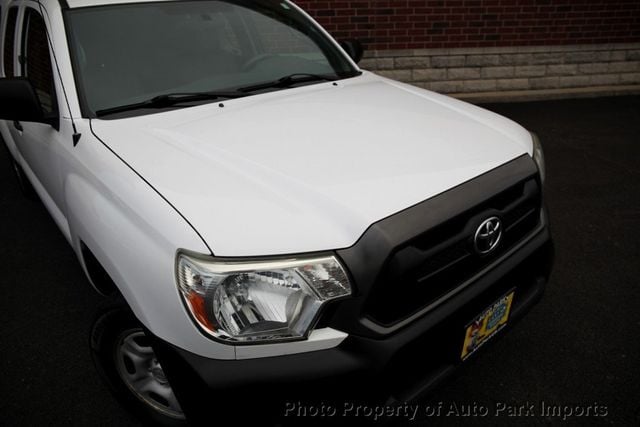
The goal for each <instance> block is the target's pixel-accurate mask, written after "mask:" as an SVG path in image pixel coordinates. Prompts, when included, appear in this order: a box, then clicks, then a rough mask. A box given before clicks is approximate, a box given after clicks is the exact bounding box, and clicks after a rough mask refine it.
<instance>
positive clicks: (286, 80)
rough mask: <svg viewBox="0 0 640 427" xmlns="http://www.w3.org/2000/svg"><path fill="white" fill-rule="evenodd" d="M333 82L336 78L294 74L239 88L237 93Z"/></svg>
mask: <svg viewBox="0 0 640 427" xmlns="http://www.w3.org/2000/svg"><path fill="white" fill-rule="evenodd" d="M335 80H338V77H332V76H325V75H322V74H310V73H295V74H289V75H288V76H284V77H281V78H279V79H278V80H273V81H270V82H265V83H258V84H255V85H251V86H245V87H241V88H239V89H238V92H255V91H257V90H262V89H271V88H279V87H282V88H286V87H291V86H293V85H295V84H298V83H308V82H318V81H324V82H332V81H335Z"/></svg>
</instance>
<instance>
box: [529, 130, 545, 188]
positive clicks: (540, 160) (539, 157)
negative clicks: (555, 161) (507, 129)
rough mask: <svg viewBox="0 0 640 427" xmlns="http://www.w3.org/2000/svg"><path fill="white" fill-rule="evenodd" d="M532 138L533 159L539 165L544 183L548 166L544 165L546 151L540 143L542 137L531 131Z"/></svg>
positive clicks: (541, 179)
mask: <svg viewBox="0 0 640 427" xmlns="http://www.w3.org/2000/svg"><path fill="white" fill-rule="evenodd" d="M531 138H532V139H533V160H534V161H535V162H536V165H538V172H540V181H542V183H543V184H544V179H545V176H546V173H547V171H546V168H545V165H544V151H542V145H541V144H540V139H539V138H538V135H536V134H535V133H533V132H531Z"/></svg>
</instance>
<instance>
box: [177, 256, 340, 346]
mask: <svg viewBox="0 0 640 427" xmlns="http://www.w3.org/2000/svg"><path fill="white" fill-rule="evenodd" d="M176 274H177V283H178V289H179V291H180V295H181V296H182V298H183V300H184V302H185V305H186V306H187V308H188V311H189V313H190V314H191V316H192V318H193V320H194V321H195V323H196V324H197V325H199V326H200V328H201V329H202V330H204V331H205V332H206V333H207V334H209V335H211V336H213V337H215V338H218V339H222V340H226V341H232V342H244V343H251V342H260V341H274V340H289V339H296V338H298V339H299V338H304V337H306V336H307V334H308V333H309V331H310V329H311V328H312V327H313V324H314V322H315V319H316V318H317V315H318V313H319V312H320V308H321V307H322V306H323V305H324V304H325V303H326V302H328V301H331V300H334V299H336V298H340V297H344V296H347V295H350V294H351V285H350V284H349V280H348V278H347V274H346V273H345V270H344V269H343V268H342V266H341V265H340V263H339V262H338V260H337V259H336V258H335V257H334V256H330V255H329V256H324V257H317V258H294V259H286V260H265V261H225V260H217V259H215V258H213V257H207V256H203V255H196V254H192V253H188V254H187V253H186V252H179V253H178V255H177V260H176Z"/></svg>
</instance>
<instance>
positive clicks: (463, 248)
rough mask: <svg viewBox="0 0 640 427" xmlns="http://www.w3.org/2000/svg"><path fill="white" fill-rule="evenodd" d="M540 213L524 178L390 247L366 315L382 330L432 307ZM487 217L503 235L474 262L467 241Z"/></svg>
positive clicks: (533, 186) (534, 190) (527, 229)
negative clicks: (499, 225) (498, 224)
mask: <svg viewBox="0 0 640 427" xmlns="http://www.w3.org/2000/svg"><path fill="white" fill-rule="evenodd" d="M540 208H541V197H540V189H539V186H538V183H537V181H536V180H535V179H534V178H529V179H526V180H524V181H521V182H519V183H517V184H515V185H513V186H511V187H509V188H507V189H506V190H504V191H502V192H500V193H498V194H496V195H494V196H493V197H490V198H489V199H487V200H486V201H485V202H483V203H480V204H478V205H476V206H472V207H470V208H469V209H468V210H466V211H464V212H463V213H461V214H459V215H457V216H456V217H454V218H452V219H449V220H448V221H446V222H444V223H441V224H440V225H438V226H436V227H434V228H432V229H431V230H428V231H426V232H425V233H422V234H421V235H418V236H417V237H416V238H414V239H412V240H410V241H407V242H405V243H404V244H402V245H400V246H398V247H396V248H395V249H394V250H393V251H392V252H391V254H390V256H389V257H388V258H387V260H386V262H385V264H384V267H383V268H382V270H381V272H380V274H379V275H378V277H377V280H376V281H375V284H374V286H373V287H372V289H371V293H370V295H369V298H368V299H367V302H366V305H365V312H366V315H367V316H368V317H369V318H371V319H372V320H374V321H375V322H377V323H379V324H382V325H385V326H388V325H392V324H394V323H397V322H399V321H401V320H403V319H405V318H407V317H409V316H411V315H412V314H414V313H415V312H417V311H420V310H421V309H422V308H424V307H426V306H428V305H430V304H432V303H433V302H435V301H436V300H438V299H439V298H440V297H442V296H444V295H445V294H447V293H448V292H450V291H451V290H453V289H455V288H457V287H458V286H459V285H460V284H462V283H463V282H464V281H465V280H467V279H469V278H471V277H472V276H473V275H475V274H476V273H477V272H478V271H480V270H481V269H482V268H484V267H485V266H487V265H488V264H490V263H491V262H492V261H493V260H494V259H495V258H496V257H499V256H500V255H502V254H503V253H505V252H506V251H508V250H509V248H511V247H513V246H514V245H515V244H516V243H517V242H518V241H520V240H522V239H523V238H525V237H526V236H528V235H529V234H530V233H531V232H532V231H533V230H534V229H535V228H536V226H537V225H538V223H539V220H540ZM490 216H497V217H498V218H500V219H501V221H502V226H503V228H504V232H503V236H502V240H501V242H500V244H499V245H498V247H497V248H496V250H494V251H493V252H492V253H491V254H490V255H487V256H480V255H478V254H476V252H475V251H474V249H473V236H474V234H475V231H476V229H477V227H478V226H479V225H480V223H481V222H482V221H483V220H485V219H487V218H489V217H490Z"/></svg>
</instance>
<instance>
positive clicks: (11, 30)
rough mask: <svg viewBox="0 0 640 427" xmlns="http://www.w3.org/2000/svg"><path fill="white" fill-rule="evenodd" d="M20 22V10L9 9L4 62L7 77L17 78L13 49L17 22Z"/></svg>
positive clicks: (15, 8)
mask: <svg viewBox="0 0 640 427" xmlns="http://www.w3.org/2000/svg"><path fill="white" fill-rule="evenodd" d="M17 20H18V8H17V7H12V8H11V9H9V13H8V16H7V25H6V27H5V34H4V47H3V55H4V57H3V60H2V62H4V75H5V77H15V75H16V73H15V70H14V69H13V47H14V46H15V40H16V21H17Z"/></svg>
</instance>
